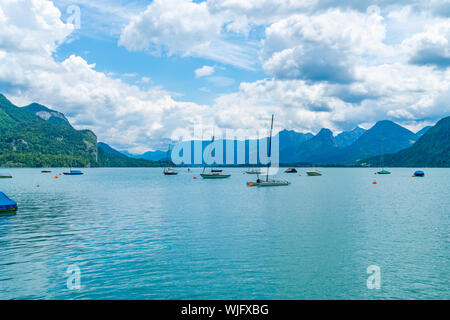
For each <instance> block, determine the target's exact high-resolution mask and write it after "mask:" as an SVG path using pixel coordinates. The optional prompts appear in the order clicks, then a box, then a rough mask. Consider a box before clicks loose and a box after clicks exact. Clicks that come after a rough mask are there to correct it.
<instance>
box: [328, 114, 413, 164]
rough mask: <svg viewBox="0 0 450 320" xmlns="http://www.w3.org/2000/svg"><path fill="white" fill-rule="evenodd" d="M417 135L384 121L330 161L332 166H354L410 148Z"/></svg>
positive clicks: (333, 156)
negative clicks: (384, 154)
mask: <svg viewBox="0 0 450 320" xmlns="http://www.w3.org/2000/svg"><path fill="white" fill-rule="evenodd" d="M416 140H417V138H416V135H415V134H414V133H413V132H411V131H409V130H408V129H406V128H404V127H402V126H399V125H398V124H396V123H394V122H392V121H388V120H383V121H379V122H377V123H376V124H375V125H374V126H373V127H372V128H370V129H369V130H367V131H366V132H365V133H363V134H362V135H361V137H359V138H358V140H356V141H355V142H354V143H353V144H352V145H350V146H348V147H346V148H343V149H341V150H339V151H338V152H337V153H335V154H334V155H332V156H331V157H330V158H329V159H328V161H327V162H328V163H330V164H352V163H355V162H356V161H357V160H360V159H365V158H369V157H372V156H375V155H379V154H381V153H383V150H384V153H395V152H398V151H400V150H402V149H405V148H408V147H410V146H411V145H412V144H414V142H415V141H416Z"/></svg>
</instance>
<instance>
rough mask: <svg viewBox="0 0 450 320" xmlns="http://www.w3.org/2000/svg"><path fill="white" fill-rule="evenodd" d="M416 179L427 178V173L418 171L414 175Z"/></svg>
mask: <svg viewBox="0 0 450 320" xmlns="http://www.w3.org/2000/svg"><path fill="white" fill-rule="evenodd" d="M413 176H414V177H424V176H425V172H423V171H421V170H418V171H416V172H414V174H413Z"/></svg>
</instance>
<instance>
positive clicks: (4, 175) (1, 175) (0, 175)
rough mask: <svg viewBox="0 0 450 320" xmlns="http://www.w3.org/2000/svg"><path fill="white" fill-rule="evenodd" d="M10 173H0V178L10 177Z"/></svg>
mask: <svg viewBox="0 0 450 320" xmlns="http://www.w3.org/2000/svg"><path fill="white" fill-rule="evenodd" d="M11 178H12V175H10V174H0V179H11Z"/></svg>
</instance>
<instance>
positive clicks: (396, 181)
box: [0, 168, 450, 299]
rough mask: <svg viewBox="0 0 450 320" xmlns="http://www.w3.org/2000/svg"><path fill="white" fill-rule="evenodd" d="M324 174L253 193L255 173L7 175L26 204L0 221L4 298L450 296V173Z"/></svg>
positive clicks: (4, 186) (8, 190)
mask: <svg viewBox="0 0 450 320" xmlns="http://www.w3.org/2000/svg"><path fill="white" fill-rule="evenodd" d="M418 169H420V168H418ZM320 170H321V171H322V172H323V174H324V175H323V176H321V177H307V176H306V175H305V174H304V173H305V170H304V169H303V168H300V169H299V173H301V174H302V176H298V174H284V173H280V174H279V175H278V176H279V177H282V178H284V179H286V180H289V181H291V182H292V184H291V185H290V186H288V187H276V188H256V187H253V188H251V187H247V186H246V184H245V182H246V181H248V180H249V179H251V178H254V176H250V175H244V174H242V169H227V170H226V171H227V172H229V173H231V174H232V176H231V177H230V178H229V179H225V180H202V179H201V178H200V176H199V173H200V169H194V172H193V173H188V172H187V171H186V169H180V174H179V175H178V176H164V175H162V174H161V171H162V169H159V168H158V169H153V168H152V169H84V170H83V171H84V172H85V175H83V176H61V177H60V178H59V179H54V173H55V172H58V173H59V172H62V171H63V169H53V173H52V174H41V173H40V170H39V169H10V170H9V169H7V170H2V172H10V173H11V174H12V175H13V176H14V178H13V179H2V180H0V191H3V192H4V193H5V194H7V195H8V196H9V197H10V198H12V199H14V200H16V201H17V202H18V205H19V211H18V212H17V214H14V215H0V248H1V249H0V298H1V299H40V298H45V299H449V298H450V287H449V280H450V279H449V270H450V268H449V267H450V237H449V234H450V233H449V230H450V224H449V221H450V219H449V214H450V170H449V169H426V170H425V174H426V176H425V177H424V178H412V177H411V174H412V173H413V172H414V169H405V168H403V169H397V168H393V169H390V170H391V171H392V174H391V175H387V176H376V175H374V174H373V173H374V171H375V170H374V169H362V168H348V169H347V168H323V169H320ZM193 176H198V177H199V178H198V179H196V180H195V179H193ZM374 179H376V181H377V182H378V184H376V185H374V184H372V181H373V180H374ZM38 184H39V185H40V187H37V185H38ZM73 265H76V266H78V267H79V268H80V271H81V277H80V279H81V288H80V289H78V290H77V289H73V288H72V289H68V287H67V279H68V276H69V274H68V273H66V271H67V269H68V267H69V266H73ZM370 265H376V266H379V267H380V270H381V289H379V290H369V289H368V288H367V286H366V280H367V278H368V276H369V274H367V273H366V269H367V268H368V267H369V266H370Z"/></svg>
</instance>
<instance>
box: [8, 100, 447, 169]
mask: <svg viewBox="0 0 450 320" xmlns="http://www.w3.org/2000/svg"><path fill="white" fill-rule="evenodd" d="M448 119H449V117H447V118H444V119H442V120H441V121H439V122H438V123H437V124H436V125H435V126H433V127H431V126H428V127H424V128H423V129H422V130H420V131H418V132H417V133H416V134H414V133H413V132H411V131H410V130H408V129H406V128H404V127H402V126H400V125H398V124H396V123H394V122H392V121H388V120H383V121H379V122H377V123H376V124H375V125H374V126H373V127H371V128H370V129H368V130H365V129H363V128H360V127H356V128H355V129H353V130H351V131H344V132H341V133H339V134H338V135H334V134H333V132H332V131H331V130H329V129H326V128H323V129H321V130H320V131H319V132H318V133H317V134H316V135H313V134H311V133H301V132H296V131H293V130H282V131H280V132H279V133H278V134H277V136H276V137H277V138H278V139H279V155H280V163H282V164H285V165H310V164H314V165H359V166H378V165H379V162H380V155H381V154H386V156H385V157H384V159H385V165H386V166H396V165H398V166H406V165H407V166H409V165H413V166H449V165H450V163H449V145H450V137H449V136H450V134H449V127H450V124H449V122H450V121H449V120H448ZM0 133H1V135H0V166H11V167H12V166H18V167H56V166H58V167H64V166H73V167H86V166H92V167H99V166H110V167H115V166H119V167H142V166H143V167H148V166H161V165H164V163H163V162H165V160H166V158H167V151H165V150H164V151H162V150H156V151H149V152H146V153H144V154H141V155H133V154H130V153H128V152H127V151H117V150H116V149H114V148H112V147H111V146H109V145H108V144H106V143H102V142H98V143H97V136H96V135H95V133H94V132H92V131H91V130H76V129H75V128H73V126H72V125H71V124H70V122H69V121H68V119H67V118H66V117H65V115H64V114H62V113H61V112H58V111H55V110H52V109H49V108H47V107H45V106H43V105H40V104H38V103H32V104H30V105H28V106H25V107H18V106H15V105H14V104H12V103H11V102H10V101H9V100H8V99H7V98H6V97H5V96H4V95H2V94H0ZM264 140H266V141H264ZM218 141H220V142H222V143H223V146H224V149H223V154H224V162H225V159H226V158H227V150H226V146H227V145H228V146H230V145H232V146H233V149H234V150H233V153H234V159H235V162H236V161H237V150H238V145H239V144H240V145H244V146H245V148H246V151H247V152H246V156H245V159H244V162H245V164H246V163H249V162H250V161H249V160H250V158H251V157H252V156H249V154H248V150H249V146H250V145H256V146H257V154H259V146H260V145H261V144H262V142H267V138H262V139H259V140H246V141H241V142H240V143H238V142H237V141H226V140H218ZM416 141H417V142H416ZM183 143H185V144H187V145H188V146H189V147H191V148H193V146H194V141H186V142H183ZM230 143H231V144H230ZM209 145H210V141H202V142H201V146H202V150H205V149H206V148H207V147H208V146H209ZM253 156H255V157H258V156H257V155H253ZM193 160H194V159H193V155H192V156H191V161H192V162H193ZM258 160H259V159H258ZM239 163H240V164H242V162H239Z"/></svg>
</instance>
